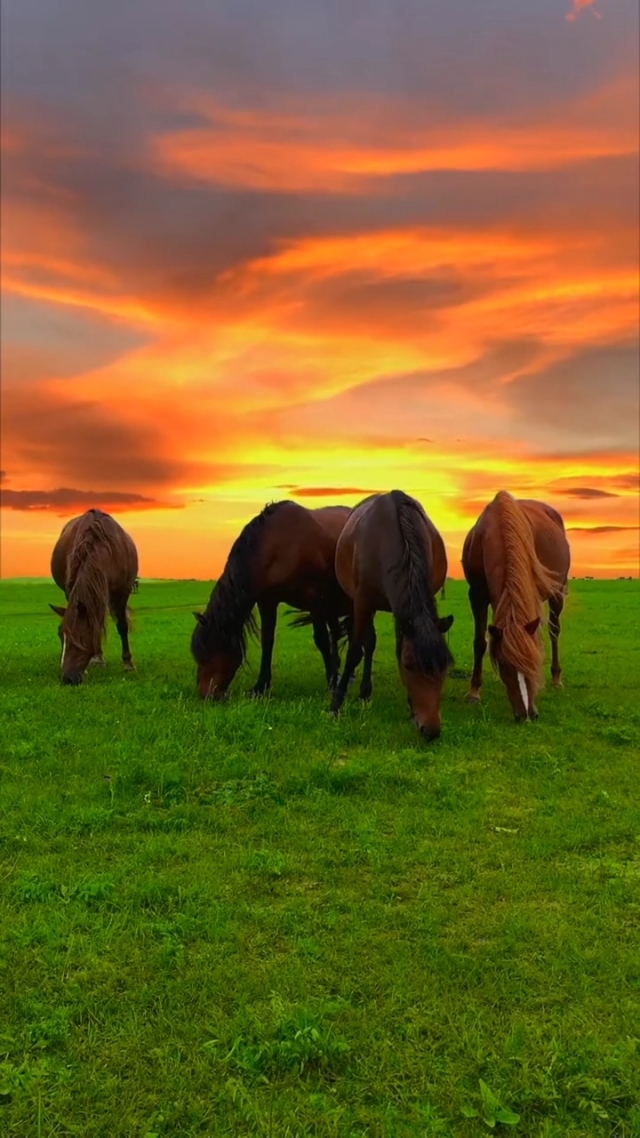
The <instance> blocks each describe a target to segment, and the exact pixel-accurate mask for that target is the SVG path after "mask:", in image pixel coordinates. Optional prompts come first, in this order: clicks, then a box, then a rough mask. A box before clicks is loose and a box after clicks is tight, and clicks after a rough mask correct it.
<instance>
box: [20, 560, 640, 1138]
mask: <svg viewBox="0 0 640 1138" xmlns="http://www.w3.org/2000/svg"><path fill="white" fill-rule="evenodd" d="M208 591H209V588H208V586H207V585H203V584H198V583H196V582H185V583H166V582H165V583H147V582H144V581H143V582H142V584H141V588H140V593H139V595H138V596H135V597H134V598H133V606H134V609H135V612H136V619H135V630H134V634H133V638H132V646H133V653H134V659H135V660H136V662H137V665H138V672H137V674H135V675H125V674H124V673H123V672H122V671H121V667H120V662H119V641H118V638H117V635H116V634H115V630H112V631H111V632H110V637H109V641H108V645H107V653H106V655H107V660H108V662H109V666H108V668H107V670H106V671H105V672H100V671H97V670H96V671H92V673H91V675H90V677H89V679H88V681H87V682H86V683H85V684H84V685H83V686H82V687H81V688H79V689H68V688H62V687H61V685H60V684H59V681H58V665H59V643H58V638H57V636H56V621H55V618H54V617H53V615H52V614H51V613H49V612H48V610H47V602H48V601H49V600H53V601H55V600H56V593H57V591H56V590H55V588H54V587H53V585H47V584H40V583H38V584H27V583H20V584H18V583H6V584H3V585H2V587H1V589H0V600H1V601H2V612H3V619H2V621H1V624H0V629H1V631H0V638H1V639H0V660H1V661H2V664H1V667H2V679H1V687H0V691H1V698H2V708H3V710H2V742H1V744H0V775H1V779H0V806H1V816H0V845H1V852H2V864H1V866H0V954H1V955H0V960H1V967H2V973H1V979H0V1000H1V1006H0V1133H2V1135H7V1136H12V1138H13V1136H20V1138H29V1136H31V1135H34V1136H35V1135H37V1136H39V1138H46V1136H50V1135H51V1136H52V1135H56V1136H57V1135H78V1136H82V1138H88V1136H97V1135H100V1136H104V1138H116V1136H120V1135H121V1136H127V1138H144V1136H145V1135H147V1136H150V1135H162V1136H168V1135H216V1136H217V1135H221V1136H222V1135H229V1136H231V1135H233V1136H234V1138H235V1136H242V1135H265V1136H266V1135H273V1136H274V1138H286V1136H291V1138H294V1136H295V1138H299V1136H305V1135H314V1136H316V1135H317V1136H320V1135H322V1136H325V1135H326V1136H340V1138H343V1136H344V1138H350V1136H355V1135H358V1136H364V1135H368V1136H371V1138H373V1136H376V1138H377V1136H379V1138H395V1136H398V1138H400V1136H408V1135H410V1136H430V1135H440V1136H442V1135H444V1136H451V1138H467V1136H468V1138H473V1136H476V1135H480V1134H482V1133H489V1130H490V1124H493V1126H494V1127H495V1132H496V1133H500V1132H502V1133H504V1134H509V1133H513V1134H515V1135H518V1134H519V1135H536V1136H541V1138H542V1136H544V1138H577V1136H582V1135H608V1136H613V1135H616V1136H617V1138H631V1136H638V1135H640V1105H639V1081H638V1071H639V1059H640V1044H639V1042H638V1040H639V1038H640V1022H639V1017H638V1007H639V984H638V980H639V974H640V967H639V965H640V952H639V941H640V933H639V927H640V926H639V916H640V856H639V854H640V811H639V798H640V796H639V790H638V787H639V779H638V743H639V741H640V710H639V707H640V705H639V704H638V703H637V701H636V698H635V689H636V688H637V687H638V681H639V680H640V653H639V647H640V646H639V638H638V629H639V623H640V622H639V616H640V590H639V589H638V585H637V583H635V582H633V583H627V582H592V583H590V582H586V583H585V582H575V583H573V585H572V590H571V596H570V599H569V603H568V609H567V611H566V614H565V619H564V625H563V635H562V640H561V651H562V656H563V664H564V676H565V688H564V690H563V691H554V690H552V689H551V687H550V685H549V686H548V687H547V688H546V689H545V691H544V692H543V693H542V695H541V697H540V700H539V709H540V720H539V722H538V723H536V724H526V725H523V726H521V727H516V725H515V724H514V723H513V720H512V716H511V711H510V708H509V705H508V702H507V698H506V695H505V694H504V692H503V691H502V689H501V687H500V685H499V684H498V682H497V680H496V679H495V677H494V675H493V673H492V672H491V668H490V667H489V666H487V668H486V681H485V688H486V691H485V700H484V703H483V705H482V706H481V707H471V706H468V705H466V704H465V702H464V696H465V693H466V690H467V686H468V679H465V678H463V677H462V676H456V677H454V678H452V679H450V680H449V681H448V686H447V689H446V693H445V701H444V709H443V735H442V739H441V740H440V741H439V742H438V743H436V744H435V745H428V744H426V743H424V742H423V741H422V740H420V739H419V737H418V735H417V733H416V732H415V729H414V727H413V726H412V724H411V722H410V721H409V718H408V713H407V707H406V698H405V694H404V691H403V689H402V688H401V685H400V681H399V679H398V676H397V672H396V666H395V659H394V654H393V646H392V637H391V627H390V623H389V621H388V619H385V618H379V619H378V629H379V634H380V635H379V643H378V653H377V659H376V665H375V671H374V684H375V690H374V696H373V701H372V703H371V705H370V706H369V707H366V708H362V707H361V706H359V704H358V702H357V700H356V698H355V692H354V691H353V689H352V691H351V693H350V697H349V699H348V702H347V704H346V705H345V709H344V713H343V716H342V717H341V719H340V720H339V721H338V722H334V721H333V720H332V719H331V717H330V716H329V714H328V711H327V708H328V697H327V694H326V693H325V691H324V688H323V669H322V663H321V660H320V657H319V656H318V654H317V652H316V651H315V649H314V648H313V645H312V642H311V636H310V633H309V631H308V630H306V629H305V630H296V631H291V630H289V631H287V630H286V628H285V627H284V622H283V625H281V627H280V629H279V639H278V642H277V644H276V656H275V667H274V692H273V695H272V697H271V698H270V699H269V700H268V701H263V702H256V701H251V700H249V699H248V698H247V697H246V695H245V694H244V692H245V691H246V689H247V688H248V687H249V685H250V683H251V682H252V676H253V677H255V672H256V657H257V651H256V649H255V647H253V648H252V652H251V660H252V666H251V667H250V668H249V669H248V670H247V672H246V673H245V674H243V675H241V676H240V677H239V678H238V681H237V683H236V686H235V688H234V691H233V696H232V699H231V701H230V702H229V703H228V704H227V705H226V706H220V707H217V706H216V707H212V706H204V705H202V704H201V703H200V702H198V701H197V699H196V697H195V675H194V667H193V664H192V661H191V658H190V653H189V638H190V634H191V630H192V625H193V619H192V617H191V610H192V608H194V607H196V606H198V605H201V604H202V603H203V602H204V601H205V600H206V597H207V595H208ZM448 594H449V595H448V598H447V601H446V602H444V603H441V611H442V612H443V613H447V612H450V611H452V612H454V613H455V616H456V623H455V625H454V627H453V630H452V633H451V638H450V642H451V647H452V649H453V651H454V653H455V655H456V668H457V669H458V670H460V671H468V670H469V669H470V666H471V619H470V614H469V611H468V605H467V600H466V592H465V589H464V587H463V586H462V585H460V584H453V585H450V586H449V588H448ZM496 1100H497V1101H496ZM516 1116H517V1118H518V1120H517V1121H516V1122H515V1125H514V1120H515V1119H516Z"/></svg>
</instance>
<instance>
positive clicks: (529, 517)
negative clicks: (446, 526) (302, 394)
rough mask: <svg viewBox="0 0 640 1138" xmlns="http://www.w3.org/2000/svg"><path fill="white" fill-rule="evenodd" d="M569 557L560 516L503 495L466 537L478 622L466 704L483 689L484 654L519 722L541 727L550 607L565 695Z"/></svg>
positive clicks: (466, 565) (465, 560)
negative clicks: (562, 650)
mask: <svg viewBox="0 0 640 1138" xmlns="http://www.w3.org/2000/svg"><path fill="white" fill-rule="evenodd" d="M570 557H571V553H570V550H569V543H568V541H567V538H566V536H565V530H564V522H563V521H562V518H561V517H560V514H559V513H558V512H557V511H556V510H554V509H552V507H551V506H547V505H545V503H544V502H533V501H527V500H523V501H516V499H515V498H512V497H511V494H508V493H507V491H506V490H501V491H500V492H499V493H498V494H496V496H495V498H494V500H493V502H491V503H490V504H489V505H488V506H487V507H486V509H485V510H483V512H482V514H481V515H480V517H479V518H478V521H477V522H476V524H475V525H474V527H473V529H472V530H471V531H470V533H469V534H467V538H466V540H465V543H464V549H463V551H462V568H463V569H464V575H465V577H466V579H467V581H468V583H469V600H470V602H471V609H472V611H473V617H474V621H475V637H474V641H473V656H474V665H473V677H472V680H471V690H470V692H469V695H468V699H469V700H470V701H471V702H477V701H478V700H479V699H480V693H481V689H482V661H483V657H484V654H485V652H486V648H487V642H486V633H487V617H488V611H489V605H491V607H492V609H493V619H494V624H490V625H489V637H490V640H489V649H490V653H491V659H492V661H493V664H494V666H495V667H496V670H497V671H498V673H499V675H500V677H501V679H502V682H503V683H504V685H505V687H506V689H507V695H508V696H509V701H510V703H511V706H512V708H513V713H514V715H515V718H516V720H517V721H518V722H521V721H522V720H524V719H527V718H529V719H537V718H538V712H537V709H536V696H537V693H538V691H539V689H540V688H541V687H542V682H543V681H542V664H543V659H544V649H543V645H542V636H541V630H540V625H541V622H542V617H543V608H542V606H543V603H544V602H545V601H548V602H549V635H550V639H551V652H552V661H551V676H552V679H553V684H554V687H562V680H561V668H560V659H559V656H558V637H559V635H560V614H561V612H562V609H563V606H564V598H565V596H566V592H567V588H566V584H567V577H568V575H569V563H570Z"/></svg>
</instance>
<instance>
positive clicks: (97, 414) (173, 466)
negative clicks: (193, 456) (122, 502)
mask: <svg viewBox="0 0 640 1138" xmlns="http://www.w3.org/2000/svg"><path fill="white" fill-rule="evenodd" d="M2 418H3V422H2V429H3V448H4V450H5V453H7V454H11V455H12V456H13V458H14V461H16V462H17V463H19V465H20V467H21V468H24V467H27V468H28V469H30V470H33V471H42V472H43V474H46V475H47V477H48V478H50V477H54V478H59V479H60V480H61V481H62V480H63V479H64V480H65V481H66V482H67V481H68V482H69V483H71V484H72V485H78V484H80V486H92V485H96V483H97V484H98V485H100V484H101V483H102V484H103V485H104V484H105V483H106V484H107V485H111V486H113V487H114V488H115V489H117V490H118V491H124V492H126V493H131V492H135V493H139V492H140V491H141V490H149V489H151V490H155V491H157V490H159V489H164V490H167V489H168V488H169V487H172V486H175V485H179V484H181V483H182V484H184V482H185V480H188V477H189V475H190V474H191V475H193V474H195V473H196V467H195V465H192V466H190V464H189V463H188V462H186V461H182V460H179V459H173V458H171V457H170V456H169V453H168V444H167V441H166V439H165V438H164V437H163V434H162V431H161V429H159V427H156V426H152V425H151V424H149V423H147V422H137V423H136V422H135V421H134V422H132V421H130V420H127V419H126V418H125V414H124V409H123V415H122V418H121V419H118V418H117V417H116V416H115V415H114V413H113V412H110V411H108V410H107V409H105V408H104V407H103V406H101V405H99V404H98V403H94V402H88V401H85V402H71V401H66V400H65V401H63V400H61V399H59V398H57V397H56V396H55V395H54V394H52V393H51V392H49V391H47V390H46V389H40V390H36V391H35V392H34V389H33V388H31V389H30V390H29V391H24V390H23V389H22V388H7V389H6V390H5V392H4V394H3V417H2Z"/></svg>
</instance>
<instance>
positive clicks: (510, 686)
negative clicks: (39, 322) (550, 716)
mask: <svg viewBox="0 0 640 1138" xmlns="http://www.w3.org/2000/svg"><path fill="white" fill-rule="evenodd" d="M539 628H540V617H539V616H537V617H536V618H535V620H531V621H529V623H528V624H525V625H523V626H522V627H520V626H519V625H515V624H507V625H505V627H504V628H500V627H498V626H497V625H495V624H490V625H489V630H488V631H489V636H490V641H489V649H490V653H491V659H492V661H493V664H494V667H495V668H496V670H497V672H498V675H499V676H500V679H501V680H502V682H503V684H504V686H505V688H506V689H507V695H508V697H509V702H510V704H511V707H512V709H513V714H514V718H515V720H516V723H524V721H525V720H526V719H530V720H534V719H537V718H538V711H537V708H536V704H535V700H536V695H537V694H538V689H539V687H540V651H539V647H538V644H537V639H538V638H537V633H538V629H539Z"/></svg>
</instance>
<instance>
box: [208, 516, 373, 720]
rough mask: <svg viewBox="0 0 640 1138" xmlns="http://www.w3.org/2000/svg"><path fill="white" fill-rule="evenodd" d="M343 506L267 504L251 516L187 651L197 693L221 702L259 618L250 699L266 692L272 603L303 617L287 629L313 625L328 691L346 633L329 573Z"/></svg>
mask: <svg viewBox="0 0 640 1138" xmlns="http://www.w3.org/2000/svg"><path fill="white" fill-rule="evenodd" d="M349 513H350V510H349V508H348V507H347V506H325V507H323V508H321V509H318V510H307V509H305V507H304V506H299V505H298V504H297V503H296V502H289V501H283V502H273V503H271V505H269V506H266V507H265V509H264V510H263V511H262V513H261V514H258V516H257V517H255V518H253V520H252V521H250V522H249V523H248V525H246V526H245V527H244V529H243V530H242V533H241V534H240V536H239V537H238V539H237V540H236V542H235V543H234V545H233V546H232V549H231V552H230V554H229V557H228V559H227V563H226V565H225V568H224V572H223V573H222V576H221V577H220V579H219V580H218V581H217V582H216V584H215V586H214V588H213V592H212V593H211V597H210V600H209V604H208V605H207V609H206V611H205V612H204V613H194V614H193V615H194V616H195V618H196V621H197V624H196V627H195V629H194V632H193V637H192V640H191V651H192V653H193V656H194V658H195V660H196V663H197V665H198V691H199V693H200V695H201V696H202V697H203V698H204V699H207V698H210V699H222V698H224V696H225V695H226V694H227V691H228V688H229V685H230V684H231V681H232V680H233V678H234V676H235V674H236V672H237V671H238V668H239V667H240V665H241V664H242V663H243V662H244V660H245V658H246V651H247V632H253V631H255V623H254V617H253V609H254V606H255V605H257V606H258V612H259V613H260V632H261V641H262V659H261V663H260V672H259V675H258V679H257V682H256V684H255V687H254V688H253V694H254V695H264V694H265V693H266V692H267V691H268V690H269V688H270V687H271V659H272V655H273V643H274V639H275V631H276V619H277V612H278V605H279V604H280V603H284V604H287V605H289V606H290V607H291V608H293V609H296V610H298V611H301V612H302V613H303V615H301V616H299V617H298V619H297V620H295V621H294V622H293V623H294V624H295V625H303V624H311V625H312V626H313V637H314V641H315V644H316V647H317V648H318V650H319V652H320V653H321V655H322V658H323V661H324V666H325V672H326V676H327V683H328V684H329V687H331V688H333V687H334V686H335V684H336V682H337V679H338V672H339V669H340V655H339V642H340V639H341V638H342V637H343V636H344V635H346V632H345V631H344V629H345V618H347V617H348V615H349V613H350V611H351V606H350V603H349V600H348V598H347V597H346V596H345V595H344V593H343V592H342V590H341V588H340V586H339V585H338V582H337V580H336V575H335V566H334V557H335V550H336V541H337V540H338V535H339V534H340V532H341V530H342V527H343V525H344V523H345V521H346V519H347V518H348V516H349Z"/></svg>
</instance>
